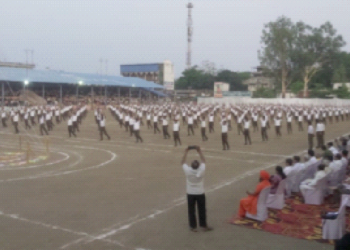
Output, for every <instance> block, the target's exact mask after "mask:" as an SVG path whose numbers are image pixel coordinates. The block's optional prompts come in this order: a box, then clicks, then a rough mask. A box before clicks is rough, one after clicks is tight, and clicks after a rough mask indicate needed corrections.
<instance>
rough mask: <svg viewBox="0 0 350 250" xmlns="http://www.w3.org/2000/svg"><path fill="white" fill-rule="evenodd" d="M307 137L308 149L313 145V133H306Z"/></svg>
mask: <svg viewBox="0 0 350 250" xmlns="http://www.w3.org/2000/svg"><path fill="white" fill-rule="evenodd" d="M307 139H308V142H309V149H312V148H313V147H314V135H313V134H308V135H307Z"/></svg>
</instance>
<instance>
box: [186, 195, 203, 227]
mask: <svg viewBox="0 0 350 250" xmlns="http://www.w3.org/2000/svg"><path fill="white" fill-rule="evenodd" d="M187 205H188V221H189V224H190V228H197V219H196V205H197V210H198V217H199V226H200V227H207V215H206V208H205V194H200V195H195V194H187Z"/></svg>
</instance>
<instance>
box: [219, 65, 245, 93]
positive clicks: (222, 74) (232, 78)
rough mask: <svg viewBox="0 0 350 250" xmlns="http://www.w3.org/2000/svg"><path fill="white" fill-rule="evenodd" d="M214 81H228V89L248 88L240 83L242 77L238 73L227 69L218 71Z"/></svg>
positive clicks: (240, 89)
mask: <svg viewBox="0 0 350 250" xmlns="http://www.w3.org/2000/svg"><path fill="white" fill-rule="evenodd" d="M215 81H217V82H226V83H229V84H230V91H246V90H247V88H248V87H247V86H246V85H244V84H243V83H242V78H241V76H240V75H239V74H238V73H236V72H233V71H230V70H227V69H225V70H222V71H219V72H218V74H217V75H216V77H215Z"/></svg>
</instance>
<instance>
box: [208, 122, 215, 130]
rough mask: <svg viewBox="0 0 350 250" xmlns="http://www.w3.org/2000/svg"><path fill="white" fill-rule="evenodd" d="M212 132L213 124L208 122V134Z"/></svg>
mask: <svg viewBox="0 0 350 250" xmlns="http://www.w3.org/2000/svg"><path fill="white" fill-rule="evenodd" d="M211 132H214V122H209V133H211Z"/></svg>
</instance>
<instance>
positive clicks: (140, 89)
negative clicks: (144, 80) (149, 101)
mask: <svg viewBox="0 0 350 250" xmlns="http://www.w3.org/2000/svg"><path fill="white" fill-rule="evenodd" d="M139 99H140V101H141V89H139Z"/></svg>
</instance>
